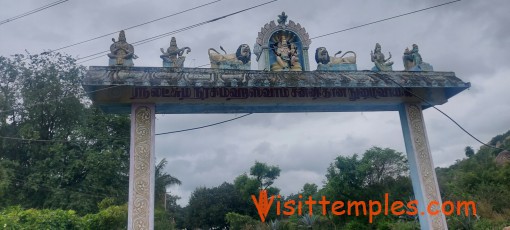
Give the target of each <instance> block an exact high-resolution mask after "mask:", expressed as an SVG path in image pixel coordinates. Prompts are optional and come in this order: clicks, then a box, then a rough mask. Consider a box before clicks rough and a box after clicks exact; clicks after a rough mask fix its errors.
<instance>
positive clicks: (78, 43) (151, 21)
mask: <svg viewBox="0 0 510 230" xmlns="http://www.w3.org/2000/svg"><path fill="white" fill-rule="evenodd" d="M220 1H222V0H216V1H212V2H209V3H206V4H202V5H199V6H195V7H193V8H189V9H187V10H183V11H179V12H177V13H173V14H170V15H167V16H164V17H161V18H157V19H153V20H150V21H147V22H144V23H140V24H138V25H134V26H130V27H127V28H125V29H122V30H129V29H133V28H136V27H140V26H143V25H147V24H150V23H153V22H157V21H160V20H163V19H165V18H170V17H173V16H176V15H179V14H183V13H186V12H189V11H193V10H196V9H199V8H202V7H204V6H208V5H212V4H214V3H217V2H220ZM118 32H120V30H117V31H114V32H111V33H108V34H104V35H100V36H97V37H94V38H90V39H87V40H84V41H81V42H77V43H74V44H71V45H66V46H63V47H60V48H57V49H53V50H50V51H46V52H55V51H59V50H62V49H66V48H69V47H73V46H77V45H80V44H83V43H87V42H90V41H94V40H97V39H99V38H104V37H106V36H110V35H113V34H116V33H118Z"/></svg>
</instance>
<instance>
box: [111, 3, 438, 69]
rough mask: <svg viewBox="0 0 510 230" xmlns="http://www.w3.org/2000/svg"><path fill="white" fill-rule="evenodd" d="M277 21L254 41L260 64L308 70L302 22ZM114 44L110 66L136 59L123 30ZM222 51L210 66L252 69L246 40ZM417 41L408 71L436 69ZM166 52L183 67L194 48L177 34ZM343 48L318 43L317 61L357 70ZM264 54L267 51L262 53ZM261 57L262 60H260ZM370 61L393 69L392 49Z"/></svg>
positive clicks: (169, 63) (167, 61)
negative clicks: (181, 45)
mask: <svg viewBox="0 0 510 230" xmlns="http://www.w3.org/2000/svg"><path fill="white" fill-rule="evenodd" d="M278 17H279V19H278V21H277V22H278V25H276V23H275V22H274V21H271V22H270V23H268V24H266V25H265V26H264V27H263V28H262V29H261V32H260V33H259V36H258V38H257V43H255V52H254V54H256V55H257V61H259V62H262V65H260V63H259V68H260V67H261V66H262V67H264V70H269V71H306V70H308V68H309V67H308V46H309V44H310V43H311V41H310V39H309V38H308V34H307V33H306V31H305V30H304V28H302V27H301V25H299V24H296V23H294V22H293V21H290V22H289V23H288V24H286V23H287V15H286V14H285V12H282V14H281V15H279V16H278ZM112 41H113V44H112V45H111V46H110V53H109V54H108V57H109V58H110V61H109V65H110V66H133V65H134V64H133V59H136V58H137V56H136V55H135V53H134V48H133V45H131V44H129V43H127V41H126V35H125V33H124V31H120V33H119V39H118V41H115V39H114V38H112ZM220 49H221V50H222V51H223V54H222V53H220V52H218V51H217V50H215V49H214V48H210V49H209V50H208V55H209V61H210V64H211V68H218V69H239V70H250V69H251V49H250V46H249V45H247V44H241V45H240V46H239V47H238V48H237V51H236V52H235V53H227V52H226V51H225V50H224V49H223V47H221V46H220ZM418 51H419V50H418V45H416V44H413V45H412V49H411V50H409V48H406V49H405V51H404V55H403V57H402V60H403V64H404V69H405V71H433V67H432V66H431V65H430V64H428V63H426V62H423V59H422V57H421V55H420V53H419V52H418ZM161 52H162V53H163V54H162V55H161V56H160V57H161V59H163V67H174V68H182V67H184V61H185V59H186V57H185V56H184V53H186V54H188V53H189V52H191V48H189V47H184V48H179V47H177V41H176V39H175V37H172V39H171V41H170V47H168V48H167V49H166V51H165V50H164V49H163V48H161ZM341 53H342V51H338V52H336V53H335V54H334V55H333V56H330V55H329V53H328V50H327V49H326V48H325V47H319V48H317V49H316V50H315V61H316V62H317V70H318V71H356V70H357V66H356V53H355V52H353V51H347V52H345V53H344V54H343V55H342V56H339V57H337V55H339V54H341ZM262 54H265V55H262ZM261 58H262V60H260V59H261ZM370 58H371V61H372V62H373V63H374V67H372V69H371V70H372V71H377V72H378V71H393V68H392V66H393V62H392V61H390V59H391V53H389V55H388V58H385V56H384V54H383V53H382V51H381V45H380V44H379V43H376V44H375V49H374V50H373V51H370Z"/></svg>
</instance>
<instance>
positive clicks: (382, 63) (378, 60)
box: [370, 43, 393, 71]
mask: <svg viewBox="0 0 510 230" xmlns="http://www.w3.org/2000/svg"><path fill="white" fill-rule="evenodd" d="M388 56H389V57H388V59H385V58H384V54H383V53H382V51H381V45H380V44H379V43H376V44H375V49H374V51H370V58H371V60H372V62H373V63H374V65H375V66H374V67H373V68H372V71H392V70H393V68H392V65H393V62H392V61H390V59H391V53H389V55H388Z"/></svg>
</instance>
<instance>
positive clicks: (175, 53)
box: [159, 37, 191, 67]
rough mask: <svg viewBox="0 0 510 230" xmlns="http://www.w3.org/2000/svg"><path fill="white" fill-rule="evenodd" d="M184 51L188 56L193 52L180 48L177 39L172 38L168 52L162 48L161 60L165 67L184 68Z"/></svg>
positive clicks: (187, 48)
mask: <svg viewBox="0 0 510 230" xmlns="http://www.w3.org/2000/svg"><path fill="white" fill-rule="evenodd" d="M184 51H186V54H188V53H189V52H191V49H190V48H189V47H184V48H180V49H179V47H177V41H176V39H175V37H172V39H171V40H170V47H168V49H166V52H165V50H164V49H163V48H161V53H163V54H162V55H161V56H159V57H161V59H163V67H183V66H184V60H185V59H186V57H185V56H184Z"/></svg>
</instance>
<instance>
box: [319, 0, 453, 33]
mask: <svg viewBox="0 0 510 230" xmlns="http://www.w3.org/2000/svg"><path fill="white" fill-rule="evenodd" d="M460 1H461V0H455V1H451V2H446V3H443V4H439V5H435V6H431V7H427V8H423V9H420V10H415V11H411V12H408V13H404V14H399V15H396V16H393V17H389V18H384V19H380V20H377V21H373V22H369V23H365V24H362V25H359V26H354V27H350V28H347V29H343V30H339V31H335V32H331V33H327V34H323V35H319V36H316V37H313V38H310V40H312V39H317V38H321V37H326V36H329V35H333V34H337V33H341V32H345V31H348V30H353V29H357V28H361V27H365V26H368V25H372V24H376V23H379V22H384V21H388V20H391V19H395V18H399V17H403V16H406V15H411V14H415V13H418V12H421V11H426V10H430V9H434V8H437V7H441V6H445V5H449V4H452V3H455V2H460Z"/></svg>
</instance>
